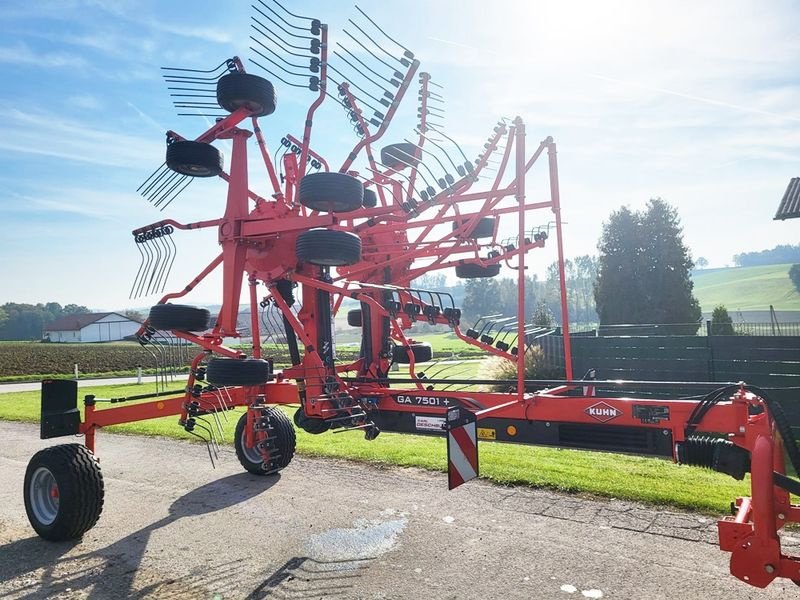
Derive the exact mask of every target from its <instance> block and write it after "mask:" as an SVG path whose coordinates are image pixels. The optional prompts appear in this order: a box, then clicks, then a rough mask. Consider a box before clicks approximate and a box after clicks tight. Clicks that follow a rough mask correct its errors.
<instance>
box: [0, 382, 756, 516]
mask: <svg viewBox="0 0 800 600" xmlns="http://www.w3.org/2000/svg"><path fill="white" fill-rule="evenodd" d="M147 391H152V385H148V384H143V385H141V386H137V385H127V386H107V387H97V388H92V390H91V393H93V394H95V395H96V396H97V397H98V398H100V397H112V396H113V397H118V396H122V395H125V394H140V393H144V392H147ZM287 411H288V412H289V413H290V414H291V412H292V411H293V409H288V408H287ZM239 412H240V411H239ZM38 413H39V393H38V392H20V393H7V394H0V418H1V419H6V420H15V421H27V422H36V421H37V420H38V416H39V414H38ZM237 418H238V412H236V413H233V414H228V422H227V423H226V425H225V439H226V440H228V442H229V443H230V439H231V437H232V431H233V427H234V425H235V422H236V419H237ZM109 430H110V431H117V432H122V433H129V434H141V435H155V436H165V437H172V438H180V439H190V441H194V440H193V438H191V436H189V434H187V433H185V432H184V431H183V430H182V429H181V428H180V427H179V426H178V425H177V423H176V418H175V417H164V418H161V419H154V420H152V421H145V422H140V423H131V424H127V425H122V426H119V427H112V428H109ZM32 435H33V433H32ZM297 436H298V442H297V443H298V452H299V453H300V454H303V455H306V456H321V457H334V458H340V459H347V460H355V461H363V462H369V463H377V464H388V465H398V466H409V467H419V468H423V469H428V470H434V471H444V470H445V466H446V461H447V458H446V450H445V442H444V439H442V438H436V437H426V436H417V435H407V434H406V435H400V434H391V433H383V434H381V435H380V436H379V437H378V439H377V440H375V441H373V442H367V441H366V440H364V438H363V435H362V434H361V433H360V432H356V431H353V432H344V433H337V434H332V433H327V434H323V435H318V436H314V435H310V434H307V433H305V432H303V431H298V432H297ZM104 443H108V442H107V441H105V440H103V439H102V437H101V438H100V440H99V452H100V454H101V455H102V451H103V450H102V449H103V444H104ZM142 443H143V444H146V443H147V442H146V440H143V441H142ZM198 451H199V450H198ZM480 451H481V459H480V460H481V474H482V477H483V478H485V479H488V480H491V481H494V482H496V483H500V484H509V485H510V484H514V485H527V486H533V487H541V488H547V489H554V490H559V491H563V492H571V493H584V494H592V495H597V496H603V497H609V498H620V499H626V500H633V501H640V502H646V503H651V504H660V505H670V506H673V507H678V508H688V509H694V510H700V511H705V512H712V513H718V514H721V513H723V512H725V511H727V510H728V507H729V505H730V502H731V500H733V499H734V498H736V497H737V496H740V495H747V493H748V482H747V480H746V481H745V482H738V481H735V480H733V479H731V478H730V477H728V476H726V475H722V474H720V473H715V472H713V471H708V470H704V469H699V468H694V467H685V466H678V465H675V464H673V463H671V462H669V461H666V460H660V459H654V458H645V457H637V456H627V455H618V454H610V453H604V452H581V451H577V450H559V449H555V448H537V447H531V446H515V445H508V444H499V443H490V442H481V446H480ZM442 485H443V486H444V485H445V484H444V480H443V482H442Z"/></svg>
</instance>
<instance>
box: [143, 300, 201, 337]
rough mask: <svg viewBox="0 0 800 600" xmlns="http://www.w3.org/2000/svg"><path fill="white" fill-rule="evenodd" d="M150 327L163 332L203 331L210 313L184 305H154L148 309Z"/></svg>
mask: <svg viewBox="0 0 800 600" xmlns="http://www.w3.org/2000/svg"><path fill="white" fill-rule="evenodd" d="M148 320H149V321H150V326H151V327H154V328H156V329H161V330H163V331H205V330H206V329H208V327H209V324H210V323H209V322H210V321H211V313H210V312H208V310H207V309H205V308H198V307H196V306H187V305H185V304H156V305H155V306H153V307H152V308H151V309H150V316H149V317H148Z"/></svg>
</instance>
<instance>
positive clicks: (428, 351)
mask: <svg viewBox="0 0 800 600" xmlns="http://www.w3.org/2000/svg"><path fill="white" fill-rule="evenodd" d="M409 348H410V349H411V354H413V355H414V363H423V362H428V361H429V360H431V359H432V358H433V348H431V345H430V344H428V343H413V344H410V345H409V346H408V347H406V346H394V347H393V348H392V362H396V363H398V364H401V365H407V364H409V363H410V362H411V361H410V360H409V358H408V350H409Z"/></svg>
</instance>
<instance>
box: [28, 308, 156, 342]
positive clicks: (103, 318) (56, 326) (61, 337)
mask: <svg viewBox="0 0 800 600" xmlns="http://www.w3.org/2000/svg"><path fill="white" fill-rule="evenodd" d="M140 325H141V323H139V322H138V321H136V320H134V319H130V318H128V317H126V316H125V315H121V314H119V313H113V312H111V313H80V314H74V315H67V316H66V317H62V318H60V319H57V320H56V321H53V322H52V323H50V324H49V325H47V326H46V327H45V330H44V337H45V339H49V340H50V341H51V342H113V341H116V340H121V339H124V338H126V337H128V336H131V335H133V334H134V333H136V331H137V330H138V329H139V326H140Z"/></svg>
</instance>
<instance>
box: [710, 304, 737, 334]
mask: <svg viewBox="0 0 800 600" xmlns="http://www.w3.org/2000/svg"><path fill="white" fill-rule="evenodd" d="M711 335H736V332H735V331H734V330H733V319H731V316H730V315H729V314H728V309H727V308H725V307H724V306H723V305H722V304H720V305H719V306H717V307H715V308H714V312H713V313H711Z"/></svg>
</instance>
